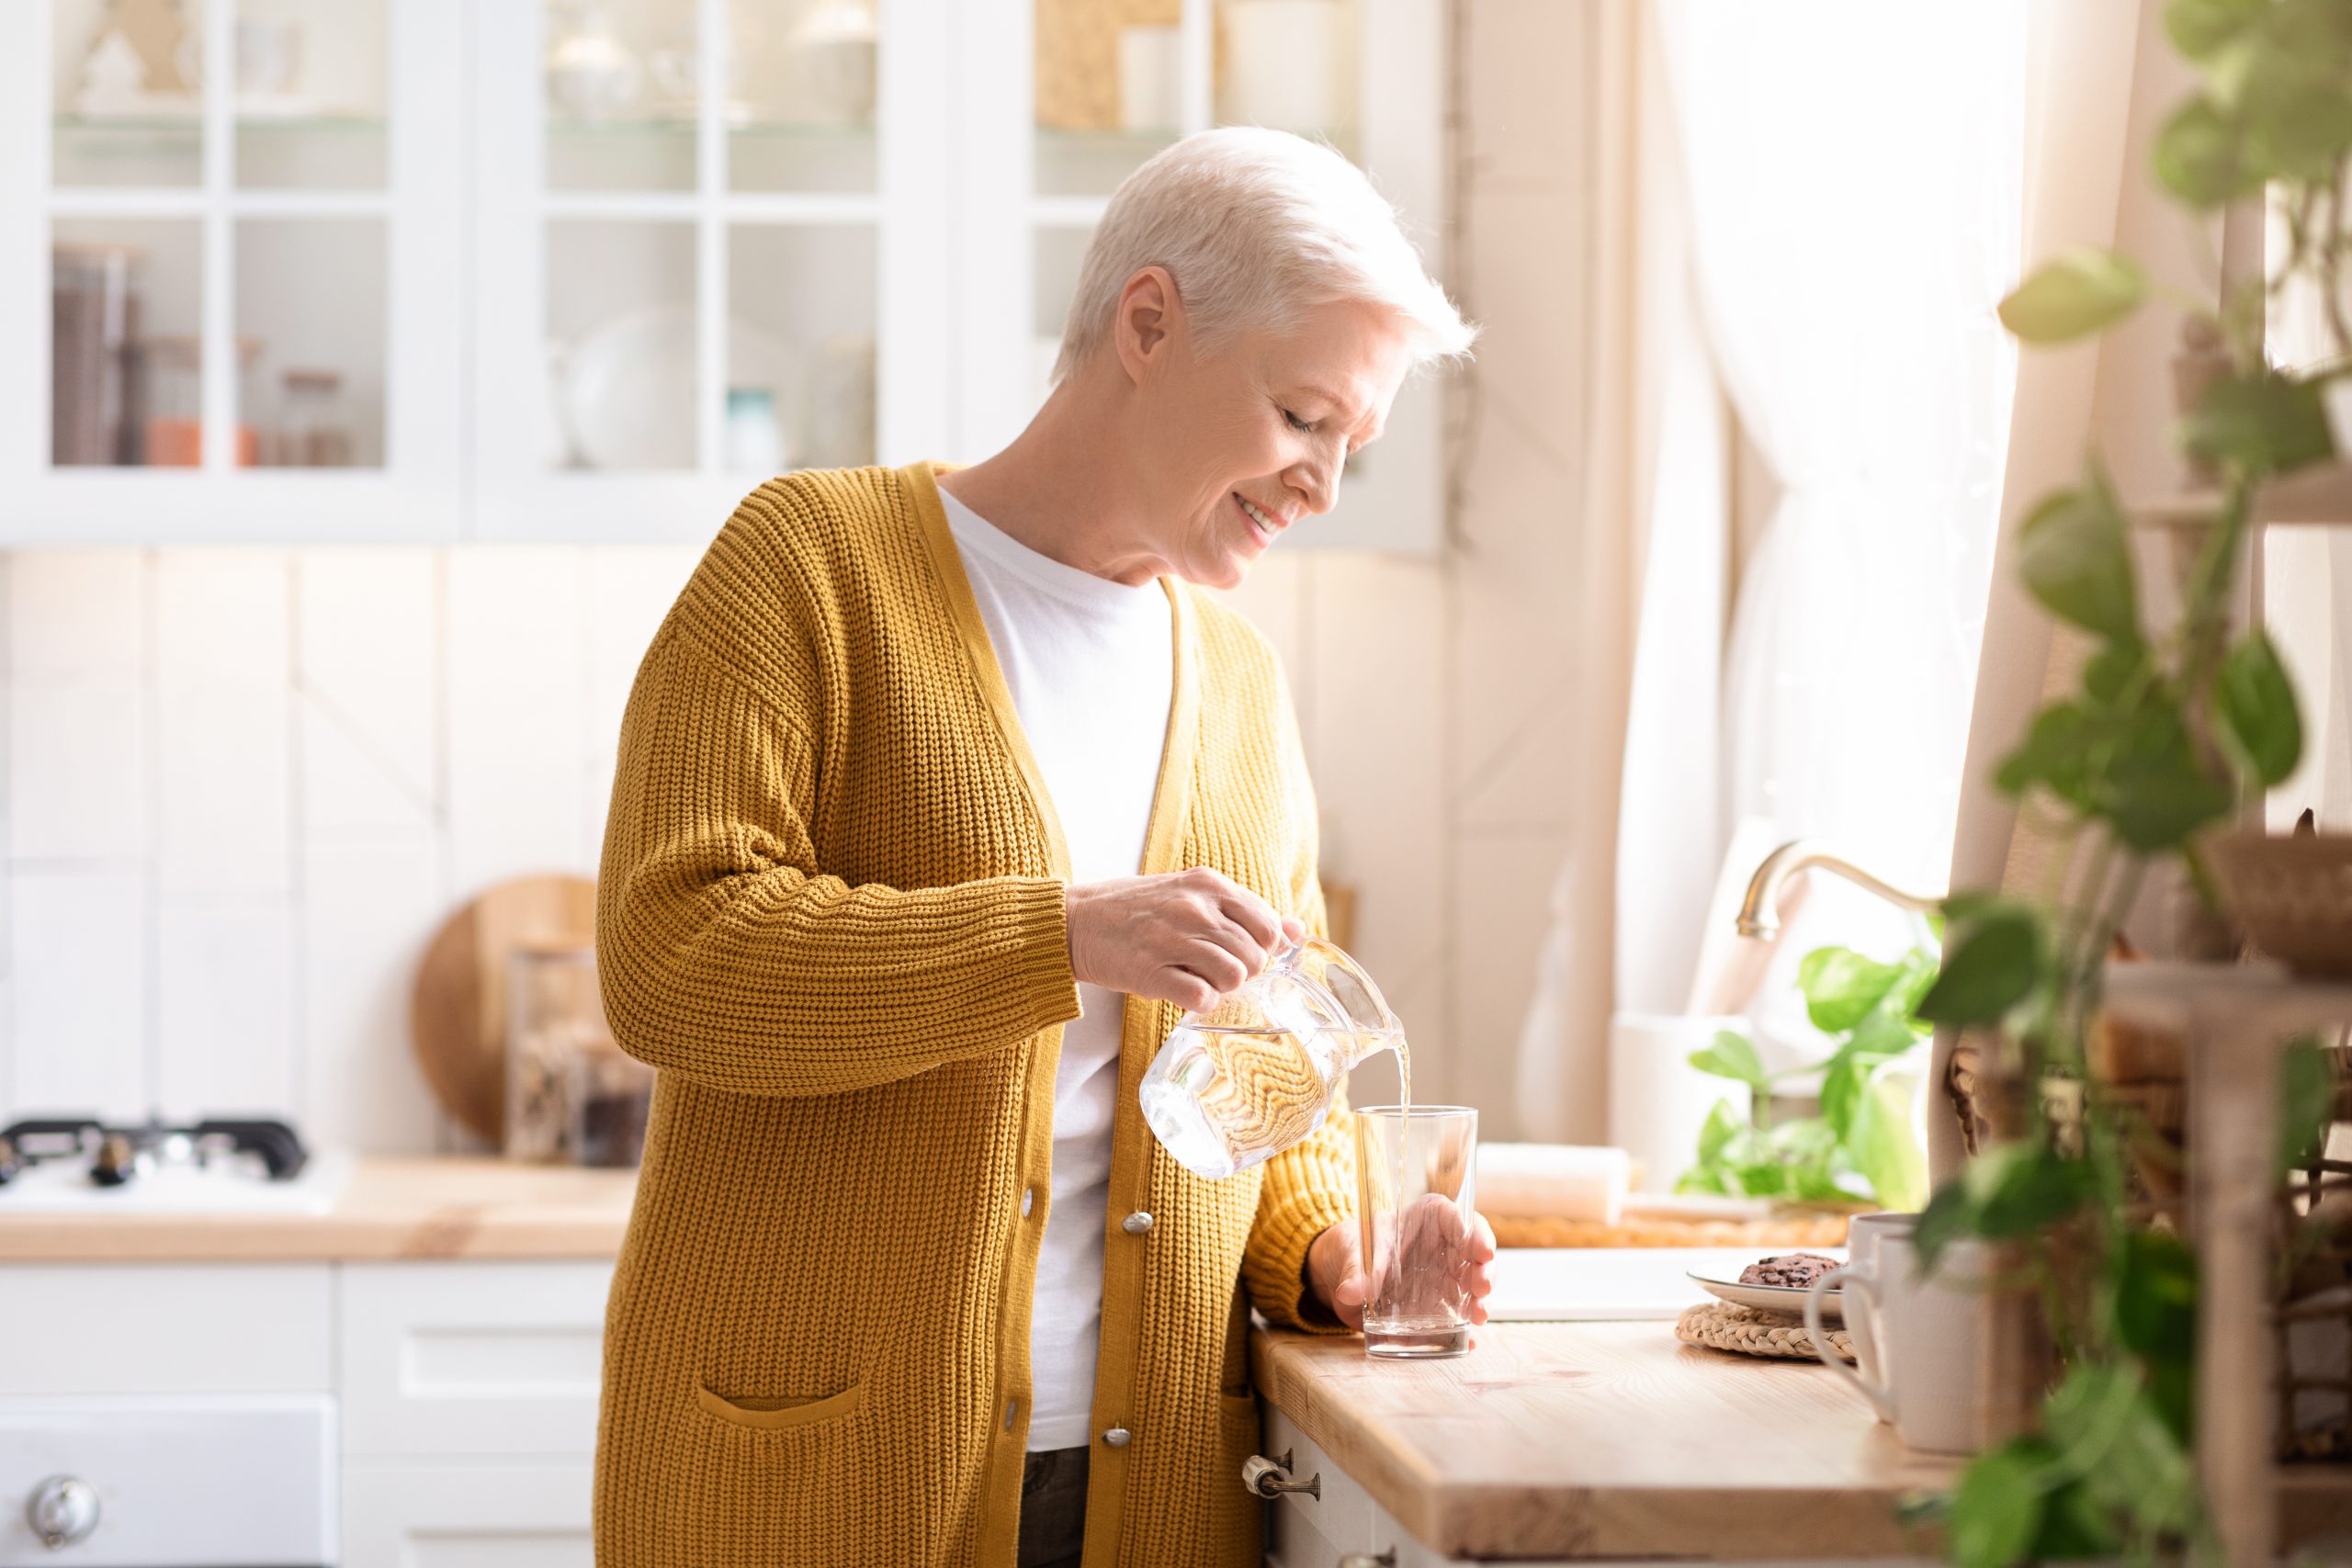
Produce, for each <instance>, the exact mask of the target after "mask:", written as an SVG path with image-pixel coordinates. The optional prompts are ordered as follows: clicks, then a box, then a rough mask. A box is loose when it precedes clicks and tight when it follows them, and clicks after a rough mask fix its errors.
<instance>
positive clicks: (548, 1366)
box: [0, 1172, 613, 1568]
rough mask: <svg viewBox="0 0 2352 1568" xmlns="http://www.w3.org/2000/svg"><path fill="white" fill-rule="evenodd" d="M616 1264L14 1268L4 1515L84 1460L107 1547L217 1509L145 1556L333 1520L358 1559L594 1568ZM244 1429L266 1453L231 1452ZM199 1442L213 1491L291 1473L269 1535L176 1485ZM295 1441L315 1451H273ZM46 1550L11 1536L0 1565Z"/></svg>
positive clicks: (244, 1489)
mask: <svg viewBox="0 0 2352 1568" xmlns="http://www.w3.org/2000/svg"><path fill="white" fill-rule="evenodd" d="M590 1174H594V1175H602V1174H605V1173H601V1172H599V1173H590ZM317 1223H318V1222H315V1221H313V1222H311V1224H317ZM85 1224H87V1222H85ZM612 1274H613V1266H612V1263H611V1262H610V1261H609V1260H608V1259H529V1260H515V1261H509V1260H476V1259H455V1258H451V1259H430V1260H420V1261H407V1262H379V1261H356V1260H338V1261H332V1262H329V1261H320V1262H267V1263H215V1264H206V1263H62V1262H60V1263H9V1264H7V1265H6V1267H5V1270H0V1292H5V1294H6V1300H7V1303H8V1313H7V1321H8V1325H9V1332H8V1333H7V1334H6V1336H5V1337H0V1518H7V1517H17V1515H18V1514H20V1513H21V1510H22V1508H23V1507H24V1504H25V1499H26V1497H27V1496H28V1495H29V1492H30V1489H31V1488H33V1487H34V1486H35V1485H36V1484H38V1483H41V1482H43V1481H44V1480H46V1479H47V1478H49V1477H51V1476H52V1475H55V1474H58V1473H60V1472H61V1471H78V1470H86V1471H87V1472H88V1473H87V1474H86V1476H85V1477H84V1479H85V1480H86V1481H87V1482H88V1483H90V1484H91V1485H92V1486H93V1487H95V1488H96V1493H97V1495H98V1496H99V1498H100V1499H101V1516H100V1517H101V1525H102V1528H103V1529H104V1531H105V1533H103V1534H102V1535H99V1536H96V1537H95V1538H94V1540H93V1545H94V1546H96V1545H99V1544H101V1543H103V1544H104V1546H105V1551H102V1552H101V1553H100V1554H99V1555H97V1556H93V1557H89V1558H87V1559H86V1560H87V1561H91V1562H118V1561H127V1560H126V1559H123V1558H121V1557H120V1556H119V1551H123V1550H129V1543H130V1542H132V1541H134V1540H137V1541H145V1540H147V1539H148V1538H147V1537H145V1536H140V1535H138V1534H137V1533H136V1531H137V1529H141V1528H144V1527H141V1526H140V1525H139V1523H138V1517H139V1516H140V1515H141V1505H144V1506H145V1512H146V1513H147V1514H148V1515H151V1516H152V1515H153V1513H154V1512H155V1510H157V1509H164V1510H183V1511H187V1510H195V1511H201V1512H204V1517H202V1518H201V1519H198V1518H197V1517H195V1513H194V1512H185V1513H183V1514H175V1515H174V1517H172V1518H170V1519H167V1520H166V1522H167V1523H170V1524H173V1525H175V1526H176V1525H178V1524H180V1523H183V1522H185V1523H186V1524H187V1525H188V1526H189V1527H190V1532H192V1533H187V1534H186V1535H185V1537H184V1539H186V1540H201V1541H206V1542H216V1541H217V1542H218V1545H217V1546H214V1547H213V1548H212V1550H215V1551H219V1552H225V1553H227V1554H228V1555H227V1556H225V1557H224V1556H218V1555H216V1556H206V1557H202V1558H201V1559H197V1558H187V1557H181V1556H172V1557H169V1558H168V1559H166V1558H164V1557H161V1556H141V1557H135V1558H133V1559H128V1560H130V1561H138V1562H163V1561H170V1562H194V1561H199V1560H200V1561H203V1562H217V1561H263V1560H266V1561H272V1562H291V1561H301V1560H302V1559H301V1558H300V1556H299V1554H289V1552H288V1550H287V1549H285V1548H284V1546H283V1541H284V1540H285V1537H286V1529H287V1528H288V1526H287V1521H288V1519H291V1520H292V1521H293V1522H294V1524H295V1525H297V1526H300V1528H302V1529H309V1530H310V1531H311V1537H312V1539H317V1536H318V1533H319V1532H320V1531H321V1530H322V1529H323V1530H325V1531H326V1533H327V1539H330V1540H333V1539H335V1529H334V1521H335V1520H336V1519H338V1518H340V1520H341V1529H340V1540H341V1541H342V1555H341V1558H340V1562H342V1563H343V1564H344V1565H345V1568H395V1565H397V1564H402V1563H409V1562H417V1561H419V1560H420V1559H421V1556H422V1555H424V1554H425V1553H426V1552H427V1551H428V1549H429V1551H430V1552H431V1553H434V1554H438V1556H440V1557H447V1556H451V1555H452V1554H454V1555H455V1556H462V1557H464V1559H465V1560H466V1561H469V1562H530V1563H533V1564H535V1565H546V1564H554V1563H578V1564H580V1565H581V1568H587V1565H588V1564H589V1563H590V1562H593V1560H594V1553H593V1550H592V1542H591V1539H590V1533H589V1530H590V1513H589V1506H590V1495H591V1478H592V1475H593V1471H594V1454H595V1441H596V1398H597V1389H598V1384H599V1381H600V1375H601V1356H600V1350H601V1344H602V1340H603V1334H604V1314H605V1294H606V1292H607V1291H608V1290H609V1289H610V1287H611V1282H612ZM256 1442H262V1443H265V1444H266V1446H264V1447H253V1446H252V1445H254V1443H256ZM306 1444H307V1445H308V1449H307V1452H306V1450H305V1445H306ZM239 1445H244V1448H243V1451H246V1452H249V1453H251V1454H254V1455H257V1456H263V1457H259V1458H256V1459H254V1461H253V1462H252V1463H248V1464H245V1465H243V1466H242V1467H241V1466H239V1465H236V1464H234V1463H232V1462H230V1461H231V1459H232V1457H233V1456H234V1455H235V1454H236V1453H237V1452H239V1451H241V1450H240V1447H239ZM191 1453H193V1454H200V1455H204V1456H206V1463H207V1465H208V1466H209V1469H208V1470H207V1472H206V1475H207V1477H208V1480H207V1487H208V1488H209V1494H208V1495H215V1496H221V1497H236V1498H239V1499H246V1498H250V1497H251V1496H252V1495H254V1492H253V1488H254V1487H255V1486H257V1485H261V1484H263V1483H268V1484H271V1485H275V1486H277V1488H278V1489H279V1493H278V1495H279V1503H278V1505H277V1506H275V1507H273V1509H271V1510H265V1512H266V1513H267V1514H268V1516H269V1517H267V1518H266V1519H256V1518H255V1517H254V1515H253V1514H252V1512H251V1510H250V1509H245V1510H242V1511H240V1512H239V1514H238V1517H242V1518H243V1519H244V1520H245V1521H246V1522H247V1524H248V1526H250V1527H251V1528H253V1529H260V1528H262V1527H264V1526H266V1527H268V1528H269V1529H270V1530H273V1531H275V1533H273V1534H269V1535H268V1537H267V1541H266V1542H261V1540H260V1538H258V1537H250V1536H243V1535H227V1536H224V1535H221V1534H220V1533H219V1532H220V1531H224V1530H233V1529H236V1528H237V1523H238V1519H237V1517H230V1516H229V1515H228V1514H225V1513H223V1514H221V1516H220V1518H217V1519H216V1518H214V1517H212V1516H213V1514H216V1513H220V1510H217V1509H215V1510H209V1511H205V1510H197V1509H196V1504H195V1502H193V1501H191V1500H190V1496H189V1495H187V1488H186V1487H184V1486H181V1485H179V1483H177V1482H175V1480H174V1479H173V1478H174V1477H175V1475H178V1474H180V1473H181V1472H185V1471H186V1470H187V1462H186V1456H187V1455H189V1454H191ZM288 1454H290V1455H292V1456H294V1457H295V1458H297V1459H302V1460H304V1461H305V1462H304V1463H303V1464H302V1465H300V1466H298V1465H296V1464H294V1463H293V1462H292V1461H290V1460H286V1459H284V1458H282V1457H281V1458H278V1459H271V1458H267V1457H266V1456H269V1455H281V1456H283V1455H288ZM175 1456H176V1457H175ZM298 1485H299V1488H300V1495H288V1494H287V1488H288V1487H293V1486H298ZM107 1499H113V1500H115V1501H116V1503H117V1505H118V1506H116V1507H115V1508H114V1510H113V1513H112V1514H111V1515H108V1514H107V1513H106V1512H105V1509H104V1505H105V1502H106V1501H107ZM149 1522H150V1523H151V1524H152V1522H153V1520H152V1518H151V1519H150V1520H149ZM198 1526H200V1527H201V1528H200V1529H198V1528H197V1527H198ZM125 1529H130V1530H132V1532H133V1533H132V1534H130V1535H125V1534H124V1533H123V1531H124V1530H125ZM208 1532H209V1533H208ZM168 1536H169V1532H166V1536H165V1537H157V1538H156V1539H159V1540H161V1539H166V1538H167V1537H168ZM20 1545H21V1546H23V1547H24V1548H25V1552H23V1553H18V1554H17V1555H11V1552H13V1551H16V1549H17V1547H18V1546H20ZM265 1546H266V1550H265ZM142 1550H145V1551H161V1550H162V1549H161V1548H159V1547H153V1546H146V1547H142ZM106 1551H111V1552H116V1553H118V1555H106V1554H105V1552H106ZM27 1553H29V1555H28V1554H27ZM239 1553H254V1554H256V1555H238V1554H239ZM20 1559H21V1560H22V1561H25V1562H38V1561H44V1560H46V1559H45V1558H44V1557H42V1556H41V1555H40V1546H39V1543H38V1542H37V1541H34V1540H30V1539H29V1538H23V1539H19V1538H18V1537H17V1536H13V1535H10V1534H8V1533H7V1532H6V1531H5V1530H0V1564H5V1563H8V1562H17V1561H19V1560H20ZM82 1560H85V1559H79V1558H77V1559H76V1561H82ZM436 1560H437V1558H436Z"/></svg>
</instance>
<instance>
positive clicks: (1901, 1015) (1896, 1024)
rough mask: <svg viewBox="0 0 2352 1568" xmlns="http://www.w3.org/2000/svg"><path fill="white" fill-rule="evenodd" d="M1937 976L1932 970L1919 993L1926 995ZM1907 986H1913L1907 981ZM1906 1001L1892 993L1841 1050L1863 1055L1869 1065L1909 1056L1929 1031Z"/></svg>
mask: <svg viewBox="0 0 2352 1568" xmlns="http://www.w3.org/2000/svg"><path fill="white" fill-rule="evenodd" d="M1935 978H1936V976H1935V972H1934V971H1933V970H1930V971H1928V975H1927V976H1926V978H1925V979H1924V980H1923V981H1922V982H1921V983H1920V984H1919V987H1918V989H1919V993H1920V994H1922V995H1924V994H1925V993H1926V991H1927V988H1928V986H1931V985H1933V984H1934V983H1935ZM1904 988H1905V989H1906V990H1907V989H1908V988H1909V987H1908V984H1907V983H1906V984H1905V987H1904ZM1903 1000H1904V998H1903V997H1901V996H1899V995H1896V994H1894V993H1889V995H1888V996H1887V998H1886V1000H1884V1001H1883V1002H1881V1003H1879V1005H1878V1006H1876V1007H1874V1008H1872V1009H1871V1015H1870V1017H1868V1018H1866V1019H1864V1020H1862V1021H1861V1022H1860V1023H1858V1024H1856V1025H1855V1026H1854V1032H1853V1035H1852V1037H1851V1038H1850V1039H1849V1040H1848V1041H1847V1042H1846V1043H1845V1044H1844V1045H1842V1046H1840V1047H1838V1050H1839V1052H1840V1053H1841V1054H1850V1055H1856V1056H1859V1057H1860V1058H1861V1059H1862V1062H1863V1064H1864V1065H1865V1066H1870V1065H1872V1064H1876V1063H1879V1062H1886V1061H1892V1060H1893V1059H1894V1058H1895V1057H1897V1056H1904V1055H1909V1054H1910V1053H1911V1052H1912V1051H1913V1050H1914V1049H1915V1048H1916V1047H1917V1045H1918V1043H1919V1042H1920V1041H1921V1040H1923V1039H1925V1038H1926V1037H1927V1035H1928V1029H1927V1027H1926V1026H1925V1025H1923V1024H1917V1023H1914V1022H1913V1021H1912V1020H1911V1012H1910V1010H1909V1009H1908V1008H1906V1007H1904V1006H1903V1005H1902V1002H1903Z"/></svg>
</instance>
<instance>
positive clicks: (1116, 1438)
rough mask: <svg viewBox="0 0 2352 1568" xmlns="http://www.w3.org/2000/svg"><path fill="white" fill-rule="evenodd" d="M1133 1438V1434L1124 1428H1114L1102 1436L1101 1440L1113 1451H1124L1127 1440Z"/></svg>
mask: <svg viewBox="0 0 2352 1568" xmlns="http://www.w3.org/2000/svg"><path fill="white" fill-rule="evenodd" d="M1134 1436H1135V1434H1134V1433H1133V1432H1130V1431H1128V1430H1127V1429H1126V1428H1125V1427H1112V1428H1111V1429H1110V1430H1109V1431H1107V1432H1105V1433H1103V1441H1104V1442H1106V1443H1108V1444H1110V1445H1111V1446H1112V1447H1113V1448H1114V1449H1124V1448H1125V1447H1126V1446H1127V1440H1128V1439H1129V1438H1133V1437H1134Z"/></svg>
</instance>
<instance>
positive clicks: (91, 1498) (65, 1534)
mask: <svg viewBox="0 0 2352 1568" xmlns="http://www.w3.org/2000/svg"><path fill="white" fill-rule="evenodd" d="M25 1522H26V1523H28V1524H29V1525H31V1526H32V1527H33V1534H35V1535H37V1536H39V1537H40V1543H41V1544H42V1545H43V1546H45V1547H47V1548H49V1549H50V1550H51V1551H56V1550H57V1549H58V1548H60V1547H62V1546H71V1545H73V1544H74V1542H75V1541H77V1540H86V1539H88V1537H89V1534H90V1532H91V1531H92V1530H94V1529H97V1528H98V1491H97V1488H96V1487H95V1486H92V1485H91V1484H90V1483H88V1482H86V1481H85V1480H83V1479H82V1478H81V1477H79V1476H77V1475H52V1476H51V1477H50V1478H49V1479H48V1480H46V1481H44V1482H42V1483H40V1485H38V1486H36V1487H34V1488H33V1495H31V1497H29V1498H28V1499H27V1500H26V1502H25Z"/></svg>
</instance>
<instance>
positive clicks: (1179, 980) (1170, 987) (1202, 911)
mask: <svg viewBox="0 0 2352 1568" xmlns="http://www.w3.org/2000/svg"><path fill="white" fill-rule="evenodd" d="M1064 903H1065V906H1066V908H1067V909H1068V911H1069V964H1070V968H1071V970H1072V972H1074V973H1075V974H1076V975H1077V976H1078V977H1079V979H1080V980H1081V981H1084V982H1085V983H1086V984H1088V985H1090V986H1101V987H1104V988H1105V989H1107V990H1113V991H1124V992H1125V993H1126V994H1127V995H1128V996H1131V997H1148V998H1151V999H1152V1000H1154V1001H1161V1002H1173V1003H1175V1004H1176V1005H1177V1006H1178V1007H1181V1008H1190V1009H1192V1010H1193V1011H1195V1012H1206V1011H1207V1010H1210V1009H1211V1008H1214V1007H1215V1006H1216V1003H1217V998H1219V997H1221V996H1223V995H1225V993H1226V992H1227V991H1230V990H1232V989H1234V988H1235V987H1238V986H1239V985H1240V984H1241V983H1242V982H1243V981H1244V980H1247V979H1249V978H1250V977H1251V976H1255V975H1257V974H1258V973H1259V972H1260V971H1261V970H1263V969H1264V968H1265V967H1266V960H1267V959H1268V958H1269V957H1271V956H1272V954H1274V953H1279V952H1280V951H1282V949H1283V947H1285V946H1287V945H1289V944H1290V943H1291V942H1296V941H1298V940H1299V939H1300V938H1301V937H1303V936H1305V935H1306V926H1304V925H1303V924H1301V923H1300V922H1299V921H1297V920H1295V919H1292V918H1290V917H1289V916H1286V915H1279V914H1276V913H1275V912H1274V907H1273V906H1272V905H1271V904H1269V903H1267V902H1266V901H1265V900H1264V899H1263V898H1261V897H1258V896H1257V895H1256V894H1255V893H1252V892H1250V890H1249V889H1248V888H1246V887H1244V886H1241V885H1240V884H1238V883H1237V882H1235V881H1233V880H1232V878H1230V877H1228V876H1227V875H1225V874H1223V873H1221V872H1216V871H1212V870H1210V869H1209V868H1208V867H1206V866H1195V867H1193V869H1192V870H1190V871H1176V872H1169V873H1166V874H1162V875H1159V876H1122V877H1117V878H1114V880H1112V881H1109V882H1090V883H1087V884H1085V885H1084V886H1074V887H1072V888H1070V889H1069V893H1068V894H1067V895H1066V897H1065V899H1064Z"/></svg>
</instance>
